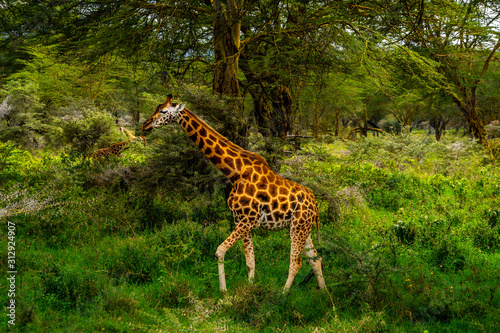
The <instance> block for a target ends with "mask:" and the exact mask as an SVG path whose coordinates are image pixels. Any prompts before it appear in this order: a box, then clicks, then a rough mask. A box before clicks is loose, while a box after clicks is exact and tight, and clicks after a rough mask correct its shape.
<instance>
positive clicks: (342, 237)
mask: <svg viewBox="0 0 500 333" xmlns="http://www.w3.org/2000/svg"><path fill="white" fill-rule="evenodd" d="M4 148H5V147H4ZM0 149H1V147H0ZM8 149H10V151H11V153H9V154H11V155H12V157H9V156H10V155H9V156H7V155H8V154H7V153H6V154H5V156H6V157H4V164H3V169H2V172H1V174H0V178H1V179H2V188H0V191H1V193H2V197H1V198H0V202H1V206H0V209H4V210H2V211H1V212H2V213H1V214H2V216H1V217H0V218H1V220H0V221H1V224H2V234H3V235H5V236H4V237H2V238H1V239H0V248H1V249H2V256H1V264H2V267H6V266H7V254H6V252H7V250H6V249H7V246H8V245H7V242H8V239H7V232H6V230H7V221H10V222H14V223H16V227H17V229H16V236H15V237H16V264H17V270H18V274H17V286H16V302H17V307H16V327H15V328H13V329H11V331H19V332H68V331H70V332H87V331H88V332H95V331H106V332H148V331H165V332H188V331H193V330H197V331H201V332H214V331H222V330H227V331H231V332H254V331H262V332H323V331H324V332H353V331H357V332H379V331H387V332H424V331H428V332H492V331H495V329H497V328H498V323H499V322H500V309H499V308H500V286H499V285H500V251H499V250H500V199H499V198H500V173H499V172H498V171H497V169H496V167H495V166H494V165H492V164H491V163H490V162H488V159H487V157H485V154H484V152H482V150H481V149H480V148H479V147H477V146H476V145H474V144H471V143H469V142H468V141H466V140H465V139H457V138H449V137H447V138H445V139H443V142H441V143H435V142H433V141H432V140H428V139H427V138H426V137H425V136H423V135H421V134H409V133H403V134H402V135H401V136H395V137H391V136H388V137H381V138H369V139H367V140H365V141H363V142H360V143H347V144H346V143H340V142H335V143H334V144H310V145H307V146H306V148H305V149H307V151H306V152H307V153H308V154H304V155H299V156H294V157H291V158H290V159H288V160H287V161H286V162H285V164H284V165H283V168H282V173H283V175H285V176H286V177H289V178H291V179H294V180H297V181H299V182H301V183H303V184H305V185H307V186H309V187H310V188H312V189H313V191H314V192H315V194H316V196H317V198H318V201H319V207H320V216H321V230H320V239H321V241H320V242H318V234H317V232H316V231H313V240H314V242H315V244H316V246H317V247H318V249H319V252H320V255H321V256H322V262H323V271H324V274H325V280H326V283H327V286H328V291H327V292H324V291H319V290H317V288H316V281H315V279H314V277H313V278H312V279H310V280H308V275H309V273H310V271H311V269H310V267H309V266H308V265H307V264H306V263H305V264H304V266H303V268H302V269H301V270H300V271H299V273H298V275H297V277H296V280H295V282H294V284H293V286H292V289H291V290H290V293H289V294H288V295H286V296H285V295H283V294H282V288H283V286H284V283H285V281H286V277H287V272H288V263H289V262H288V258H289V247H290V241H289V237H288V234H287V232H286V231H282V232H274V233H273V232H267V231H263V230H255V231H254V248H255V254H256V265H257V267H256V278H255V282H254V284H252V285H251V284H249V283H248V281H247V273H246V266H245V259H244V254H243V248H242V244H241V242H240V243H237V244H236V245H235V246H234V247H233V248H232V249H231V250H229V251H228V253H227V254H226V262H225V264H226V276H227V283H228V289H229V291H228V292H227V293H226V294H224V293H221V292H219V290H218V274H217V264H216V260H215V256H214V253H215V250H216V249H217V246H218V245H219V244H220V243H221V242H222V241H223V240H224V239H225V237H227V236H228V235H229V234H230V232H231V230H232V228H233V226H232V219H231V214H230V212H229V210H228V208H227V207H226V204H225V202H224V198H223V195H222V194H221V193H218V192H217V193H216V194H212V195H208V194H207V195H202V196H201V197H199V198H197V199H196V200H193V201H189V202H186V201H185V200H183V199H181V198H180V197H179V196H177V195H175V194H173V193H172V194H171V195H168V196H167V195H161V196H160V195H156V196H153V197H151V196H148V195H147V193H145V192H141V191H140V190H137V189H135V188H134V187H133V186H132V185H130V184H127V183H126V182H125V183H124V182H123V178H121V179H122V180H120V178H119V177H118V176H116V175H118V174H119V173H120V172H121V171H120V170H123V168H124V167H127V166H140V165H141V164H142V163H144V159H138V158H135V157H134V156H133V155H131V156H125V158H124V159H123V160H117V161H111V162H109V163H107V164H102V165H98V164H94V163H90V162H88V161H84V160H81V159H79V158H78V157H77V156H71V155H65V154H63V155H61V156H52V155H49V154H46V155H42V157H34V156H33V155H31V154H30V153H26V152H17V151H15V150H14V148H13V147H7V148H5V149H4V150H8ZM340 150H349V151H350V152H351V154H350V155H345V154H342V153H338V152H339V151H340ZM21 155H22V156H23V158H22V159H20V158H19V156H21ZM25 165H26V166H29V167H26V168H25V167H23V166H25ZM105 175H108V177H116V181H106V182H104V181H103V180H102V179H103V178H102V177H104V176H105ZM109 175H111V176H109ZM102 184H107V185H106V186H104V185H102ZM4 271H5V270H4ZM6 286H7V285H6V279H5V278H2V290H7V288H4V287H6ZM0 299H1V301H2V303H3V304H7V302H8V301H9V298H8V296H7V293H5V292H4V293H1V294H0ZM2 321H3V322H2V323H1V324H0V325H6V321H7V318H6V316H2Z"/></svg>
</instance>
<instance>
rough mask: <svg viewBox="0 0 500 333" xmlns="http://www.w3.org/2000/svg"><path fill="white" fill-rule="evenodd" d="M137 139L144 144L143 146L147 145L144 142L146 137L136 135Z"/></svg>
mask: <svg viewBox="0 0 500 333" xmlns="http://www.w3.org/2000/svg"><path fill="white" fill-rule="evenodd" d="M137 141H139V142H140V143H142V144H143V145H144V147H146V146H147V145H148V144H147V143H146V137H145V136H144V135H141V136H138V137H137Z"/></svg>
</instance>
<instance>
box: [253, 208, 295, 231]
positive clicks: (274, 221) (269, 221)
mask: <svg viewBox="0 0 500 333" xmlns="http://www.w3.org/2000/svg"><path fill="white" fill-rule="evenodd" d="M284 215H285V214H283V216H284ZM291 221H292V220H291V219H290V218H288V219H286V218H285V217H282V218H280V217H279V216H278V217H276V214H266V213H264V212H261V217H260V227H261V228H263V229H266V230H281V229H284V228H288V227H290V222H291Z"/></svg>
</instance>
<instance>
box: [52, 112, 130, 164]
mask: <svg viewBox="0 0 500 333" xmlns="http://www.w3.org/2000/svg"><path fill="white" fill-rule="evenodd" d="M61 137H62V139H63V140H64V142H65V143H67V144H69V145H70V147H72V149H73V150H74V151H76V152H77V153H79V154H82V155H83V156H86V157H88V156H90V155H91V154H92V153H93V152H94V151H95V150H97V148H105V147H109V146H111V144H113V143H116V142H120V141H123V140H120V141H119V139H118V135H117V126H116V124H115V123H114V119H113V117H112V116H111V115H110V114H109V113H105V112H100V111H98V110H85V109H84V110H83V111H82V112H81V114H79V115H76V116H75V118H73V119H70V120H68V121H65V122H64V124H63V125H62V133H61Z"/></svg>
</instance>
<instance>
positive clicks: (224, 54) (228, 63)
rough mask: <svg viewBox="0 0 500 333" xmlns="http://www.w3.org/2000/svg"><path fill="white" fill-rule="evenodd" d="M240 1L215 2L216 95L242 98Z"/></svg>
mask: <svg viewBox="0 0 500 333" xmlns="http://www.w3.org/2000/svg"><path fill="white" fill-rule="evenodd" d="M239 7H240V0H229V1H227V2H222V1H221V0H215V1H213V8H214V15H215V18H214V38H215V40H214V53H215V69H214V80H213V91H214V94H218V95H220V96H222V95H225V96H230V97H240V95H241V94H240V87H239V84H238V61H239V51H240V32H241V23H240V19H239V13H238V12H239Z"/></svg>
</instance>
